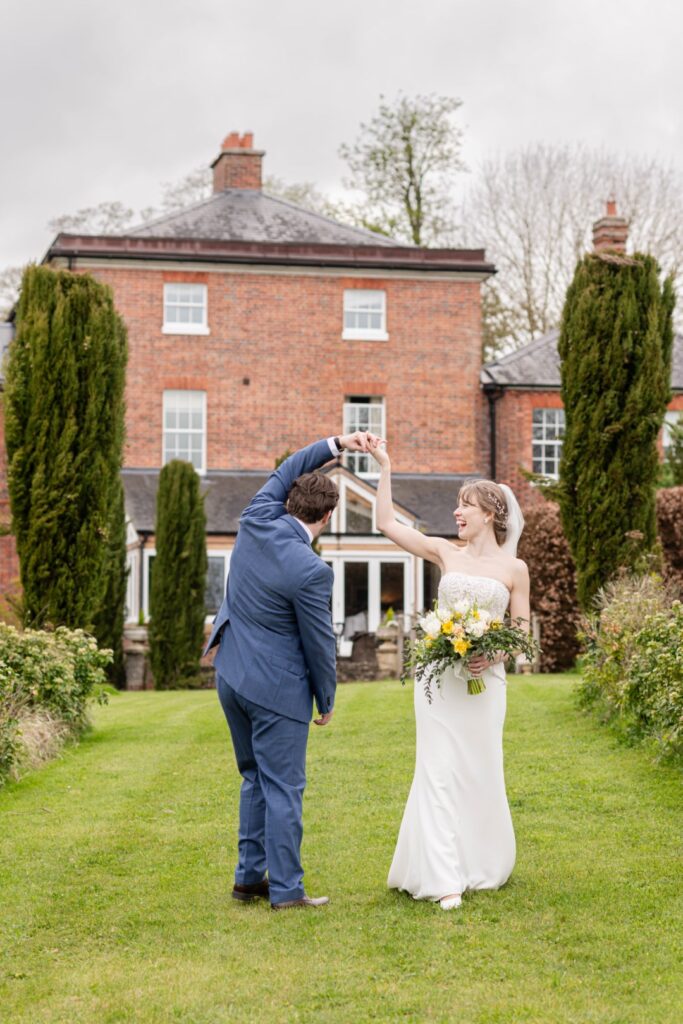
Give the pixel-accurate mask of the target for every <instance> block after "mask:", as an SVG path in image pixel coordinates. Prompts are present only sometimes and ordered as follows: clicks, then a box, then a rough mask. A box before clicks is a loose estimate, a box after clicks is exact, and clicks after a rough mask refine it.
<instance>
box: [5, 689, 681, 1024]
mask: <svg viewBox="0 0 683 1024" xmlns="http://www.w3.org/2000/svg"><path fill="white" fill-rule="evenodd" d="M572 682H573V681H572V679H570V678H568V677H558V676H555V677H535V678H533V677H527V678H525V679H523V680H520V679H513V680H512V681H511V683H510V687H509V711H508V722H507V727H506V752H507V753H506V770H507V780H508V792H509V796H510V803H511V807H512V814H513V818H514V821H515V827H516V832H517V843H518V861H517V867H516V869H515V872H514V874H513V876H512V879H511V881H510V882H509V884H508V885H507V886H506V887H505V888H504V889H503V890H501V891H500V892H497V893H479V894H476V895H472V896H467V897H466V898H465V900H464V905H463V908H462V910H461V911H457V912H452V913H448V914H447V913H444V912H443V911H441V910H440V909H439V907H438V905H434V904H426V903H415V902H413V901H412V900H411V899H409V898H408V897H406V896H401V895H398V894H396V893H392V892H388V891H387V889H386V888H385V879H386V873H387V869H388V866H389V862H390V859H391V854H392V850H393V843H394V839H395V836H396V831H397V829H398V825H399V821H400V817H401V813H402V808H403V803H404V800H405V797H406V795H407V791H408V786H409V783H410V778H411V775H412V768H413V749H414V747H413V724H412V694H411V692H410V691H409V689H407V688H405V689H404V688H402V687H401V686H400V685H399V684H398V683H381V684H372V685H368V684H354V685H348V686H343V687H341V688H340V693H339V699H338V704H337V713H336V715H335V719H334V721H333V723H332V725H331V726H329V727H328V728H326V729H312V735H311V740H310V744H309V786H308V790H307V797H306V807H305V838H304V865H305V867H307V875H306V884H307V888H308V890H309V892H311V893H312V894H322V893H326V894H328V895H330V897H331V898H332V903H331V905H330V906H329V907H327V908H326V909H324V910H320V911H292V912H289V913H280V914H273V913H272V912H271V911H270V909H269V908H268V907H267V905H265V904H263V903H260V904H258V905H241V904H238V903H235V902H234V901H233V900H232V899H231V898H230V887H231V879H232V867H233V857H234V837H235V830H236V810H237V792H238V777H237V773H236V770H235V768H234V764H233V760H232V752H231V749H230V747H229V739H228V732H227V728H226V726H225V723H224V720H223V718H222V714H221V712H220V709H219V706H218V701H217V699H216V696H215V694H214V693H213V692H189V693H143V694H126V695H120V696H116V697H114V698H112V700H111V703H110V704H109V706H108V707H106V708H102V709H98V710H97V712H96V729H95V731H94V732H93V733H92V734H91V735H90V736H89V737H88V738H86V739H85V741H84V742H83V743H82V744H81V745H80V746H79V747H77V748H73V749H71V750H69V751H68V752H67V753H66V754H65V755H64V756H63V757H62V758H61V759H60V760H59V761H58V762H56V763H54V764H52V765H50V766H49V767H47V768H45V769H43V770H42V771H41V772H38V773H36V774H34V775H33V776H32V777H30V778H27V779H25V780H24V781H23V782H21V783H19V784H17V785H13V786H10V787H9V788H7V789H6V790H5V791H4V792H3V793H2V794H0V829H1V833H0V917H1V920H0V936H1V938H0V1020H1V1021H2V1024H23V1022H31V1024H43V1022H48V1021H49V1022H51V1024H53V1022H58V1021H59V1022H64V1024H80V1022H87V1024H113V1022H126V1024H128V1022H133V1024H149V1022H155V1024H156V1022H159V1024H220V1022H226V1021H239V1022H251V1021H254V1022H261V1021H263V1022H287V1024H289V1022H297V1021H306V1022H314V1021H315V1022H316V1024H325V1022H332V1021H334V1022H344V1024H346V1022H351V1024H355V1022H365V1021H414V1022H425V1021H429V1022H431V1021H443V1022H446V1021H448V1022H451V1021H453V1022H458V1024H469V1022H472V1024H475V1022H476V1024H503V1022H534V1024H564V1022H570V1021H571V1022H576V1024H587V1022H599V1024H627V1022H628V1024H631V1022H636V1021H637V1022H640V1021H642V1022H647V1024H659V1022H667V1024H668V1022H671V1024H674V1022H679V1021H680V1020H681V1019H682V1017H683V1013H682V1011H681V1007H682V1006H683V982H682V980H681V977H682V976H681V971H680V955H681V949H680V942H679V940H680V937H681V914H680V912H681V860H680V854H681V828H680V826H681V792H680V783H679V779H678V777H677V775H676V774H675V773H674V771H673V770H672V769H666V768H661V767H659V768H658V767H655V766H653V765H652V764H651V763H650V762H649V761H648V759H647V757H646V755H645V754H644V753H643V752H642V751H639V750H635V749H627V748H624V747H621V746H618V745H617V743H616V741H615V739H614V737H613V736H612V734H611V733H610V732H609V731H608V730H604V729H602V728H601V727H600V726H599V725H597V724H595V722H594V721H593V720H592V719H590V718H585V717H583V716H582V715H580V714H579V713H578V712H577V711H576V710H575V708H574V704H573V701H572V697H571V687H572ZM473 699H476V698H473Z"/></svg>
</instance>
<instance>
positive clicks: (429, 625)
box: [419, 612, 441, 638]
mask: <svg viewBox="0 0 683 1024" xmlns="http://www.w3.org/2000/svg"><path fill="white" fill-rule="evenodd" d="M419 621H420V626H421V627H422V629H424V631H425V633H426V634H427V636H431V637H432V638H434V637H437V636H438V635H439V633H440V632H441V619H440V618H439V616H438V615H437V614H436V612H427V614H426V615H425V616H424V618H422V619H420V620H419Z"/></svg>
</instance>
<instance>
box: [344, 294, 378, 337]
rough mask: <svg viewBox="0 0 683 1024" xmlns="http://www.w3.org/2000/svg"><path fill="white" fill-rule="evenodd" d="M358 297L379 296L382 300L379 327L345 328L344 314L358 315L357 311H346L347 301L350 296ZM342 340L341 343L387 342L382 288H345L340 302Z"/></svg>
mask: <svg viewBox="0 0 683 1024" xmlns="http://www.w3.org/2000/svg"><path fill="white" fill-rule="evenodd" d="M359 295H380V296H381V298H382V302H381V306H382V308H381V311H380V312H381V317H382V326H381V327H347V326H346V314H347V312H349V313H358V312H360V310H358V309H348V310H347V299H350V298H351V297H352V296H353V297H354V298H356V299H357V298H358V296H359ZM342 340H343V341H388V340H389V334H388V332H387V293H386V290H385V289H384V288H345V289H344V296H343V300H342Z"/></svg>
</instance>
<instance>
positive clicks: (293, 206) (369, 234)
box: [261, 192, 415, 249]
mask: <svg viewBox="0 0 683 1024" xmlns="http://www.w3.org/2000/svg"><path fill="white" fill-rule="evenodd" d="M261 195H263V196H265V198H266V199H270V200H271V201H272V202H274V203H282V205H283V206H288V207H289V208H290V210H296V211H297V212H300V213H307V214H309V216H311V217H317V218H318V220H324V221H326V222H327V223H328V224H334V226H335V227H337V228H346V229H347V230H348V231H353V232H354V233H356V234H359V235H363V236H365V237H366V238H373V239H380V241H379V242H378V244H379V245H382V244H384V245H396V246H399V247H400V248H402V249H413V248H415V246H411V245H407V244H406V243H405V242H397V241H396V239H395V238H391V237H390V236H389V235H381V234H380V233H379V232H378V231H370V230H369V229H368V228H359V227H357V226H356V225H355V224H344V222H343V221H340V220H336V219H335V218H334V217H330V216H329V215H328V214H326V213H318V212H317V210H309V209H308V207H307V206H301V205H300V204H299V203H293V202H292V201H291V200H290V199H283V197H282V196H273V195H271V194H270V192H261ZM382 240H384V241H382Z"/></svg>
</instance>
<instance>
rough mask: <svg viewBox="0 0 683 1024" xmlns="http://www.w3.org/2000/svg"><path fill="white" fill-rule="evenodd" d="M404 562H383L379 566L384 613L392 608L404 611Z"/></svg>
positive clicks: (396, 610)
mask: <svg viewBox="0 0 683 1024" xmlns="http://www.w3.org/2000/svg"><path fill="white" fill-rule="evenodd" d="M403 568H404V566H403V562H381V563H380V567H379V580H380V584H379V585H380V601H381V609H382V615H386V613H387V611H388V610H389V609H390V608H393V610H394V611H395V612H402V611H403Z"/></svg>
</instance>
